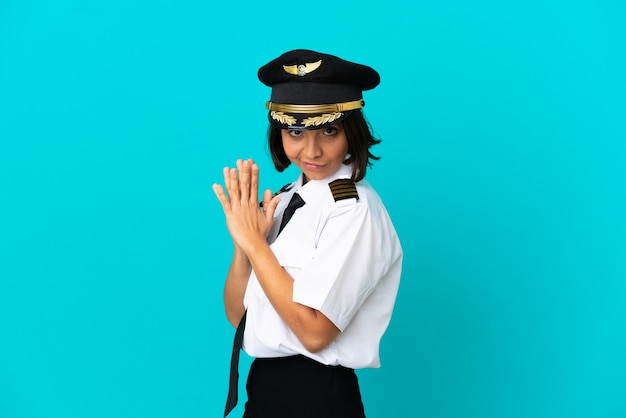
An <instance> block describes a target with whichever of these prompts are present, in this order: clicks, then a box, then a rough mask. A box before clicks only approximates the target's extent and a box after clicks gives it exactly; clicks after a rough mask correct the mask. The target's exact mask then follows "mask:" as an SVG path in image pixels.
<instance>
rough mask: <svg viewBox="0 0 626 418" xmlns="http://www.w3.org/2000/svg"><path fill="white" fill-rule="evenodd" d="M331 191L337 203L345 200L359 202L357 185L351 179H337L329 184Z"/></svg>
mask: <svg viewBox="0 0 626 418" xmlns="http://www.w3.org/2000/svg"><path fill="white" fill-rule="evenodd" d="M328 186H329V187H330V191H331V193H332V194H333V198H334V199H335V202H337V201H339V200H344V199H356V200H359V194H358V193H357V191H356V184H354V182H353V181H352V180H350V179H337V180H333V181H331V182H330V183H328Z"/></svg>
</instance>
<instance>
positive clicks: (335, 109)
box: [265, 100, 365, 127]
mask: <svg viewBox="0 0 626 418" xmlns="http://www.w3.org/2000/svg"><path fill="white" fill-rule="evenodd" d="M363 106H365V102H364V101H363V100H355V101H352V102H343V103H334V104H321V105H294V104H279V103H272V102H267V103H266V104H265V107H266V108H267V110H269V111H270V116H271V117H272V119H274V120H277V121H278V122H280V123H282V124H284V125H289V126H291V125H295V124H296V122H297V119H296V118H295V117H294V116H291V115H288V114H286V113H284V112H289V113H306V114H311V113H313V114H315V113H321V115H319V116H313V117H310V118H306V119H304V120H302V123H303V124H304V126H305V127H309V126H320V125H323V124H325V123H329V122H333V121H335V120H337V119H339V118H340V117H341V116H343V112H347V111H349V110H355V109H361V108H362V107H363Z"/></svg>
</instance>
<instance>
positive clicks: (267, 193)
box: [261, 189, 272, 211]
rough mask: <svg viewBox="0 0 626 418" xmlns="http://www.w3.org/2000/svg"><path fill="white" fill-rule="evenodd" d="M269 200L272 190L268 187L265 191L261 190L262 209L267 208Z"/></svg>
mask: <svg viewBox="0 0 626 418" xmlns="http://www.w3.org/2000/svg"><path fill="white" fill-rule="evenodd" d="M270 200H272V191H271V190H270V189H267V190H266V191H265V192H263V203H262V204H261V206H262V207H263V210H264V211H265V210H267V209H266V208H267V206H268V205H269V204H270Z"/></svg>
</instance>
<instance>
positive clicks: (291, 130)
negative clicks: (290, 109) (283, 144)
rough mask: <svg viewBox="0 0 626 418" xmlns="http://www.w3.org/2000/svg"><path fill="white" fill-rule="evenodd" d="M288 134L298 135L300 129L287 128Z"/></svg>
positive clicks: (300, 133) (300, 132)
mask: <svg viewBox="0 0 626 418" xmlns="http://www.w3.org/2000/svg"><path fill="white" fill-rule="evenodd" d="M289 135H291V136H293V137H299V136H300V135H302V131H300V130H298V129H289Z"/></svg>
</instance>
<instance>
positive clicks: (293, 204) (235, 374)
mask: <svg viewBox="0 0 626 418" xmlns="http://www.w3.org/2000/svg"><path fill="white" fill-rule="evenodd" d="M302 206H304V200H302V198H301V197H300V195H299V194H298V193H294V194H293V196H292V197H291V200H290V201H289V204H288V205H287V207H286V208H285V211H284V212H283V219H282V221H281V222H280V227H279V228H278V234H280V233H281V231H282V230H283V228H284V227H285V225H287V222H289V220H290V219H291V217H292V216H293V214H294V213H295V212H296V210H297V209H298V208H301V207H302ZM277 236H278V235H277ZM247 314H248V311H247V310H246V311H245V312H244V313H243V317H242V318H241V321H239V325H238V326H237V331H236V332H235V340H234V341H233V352H232V355H231V357H230V382H229V386H228V397H227V398H226V408H225V409H224V417H226V416H227V415H228V414H229V413H230V411H232V410H233V408H234V407H235V405H237V386H238V383H239V351H240V350H241V346H242V345H243V332H244V330H245V329H246V315H247Z"/></svg>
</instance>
